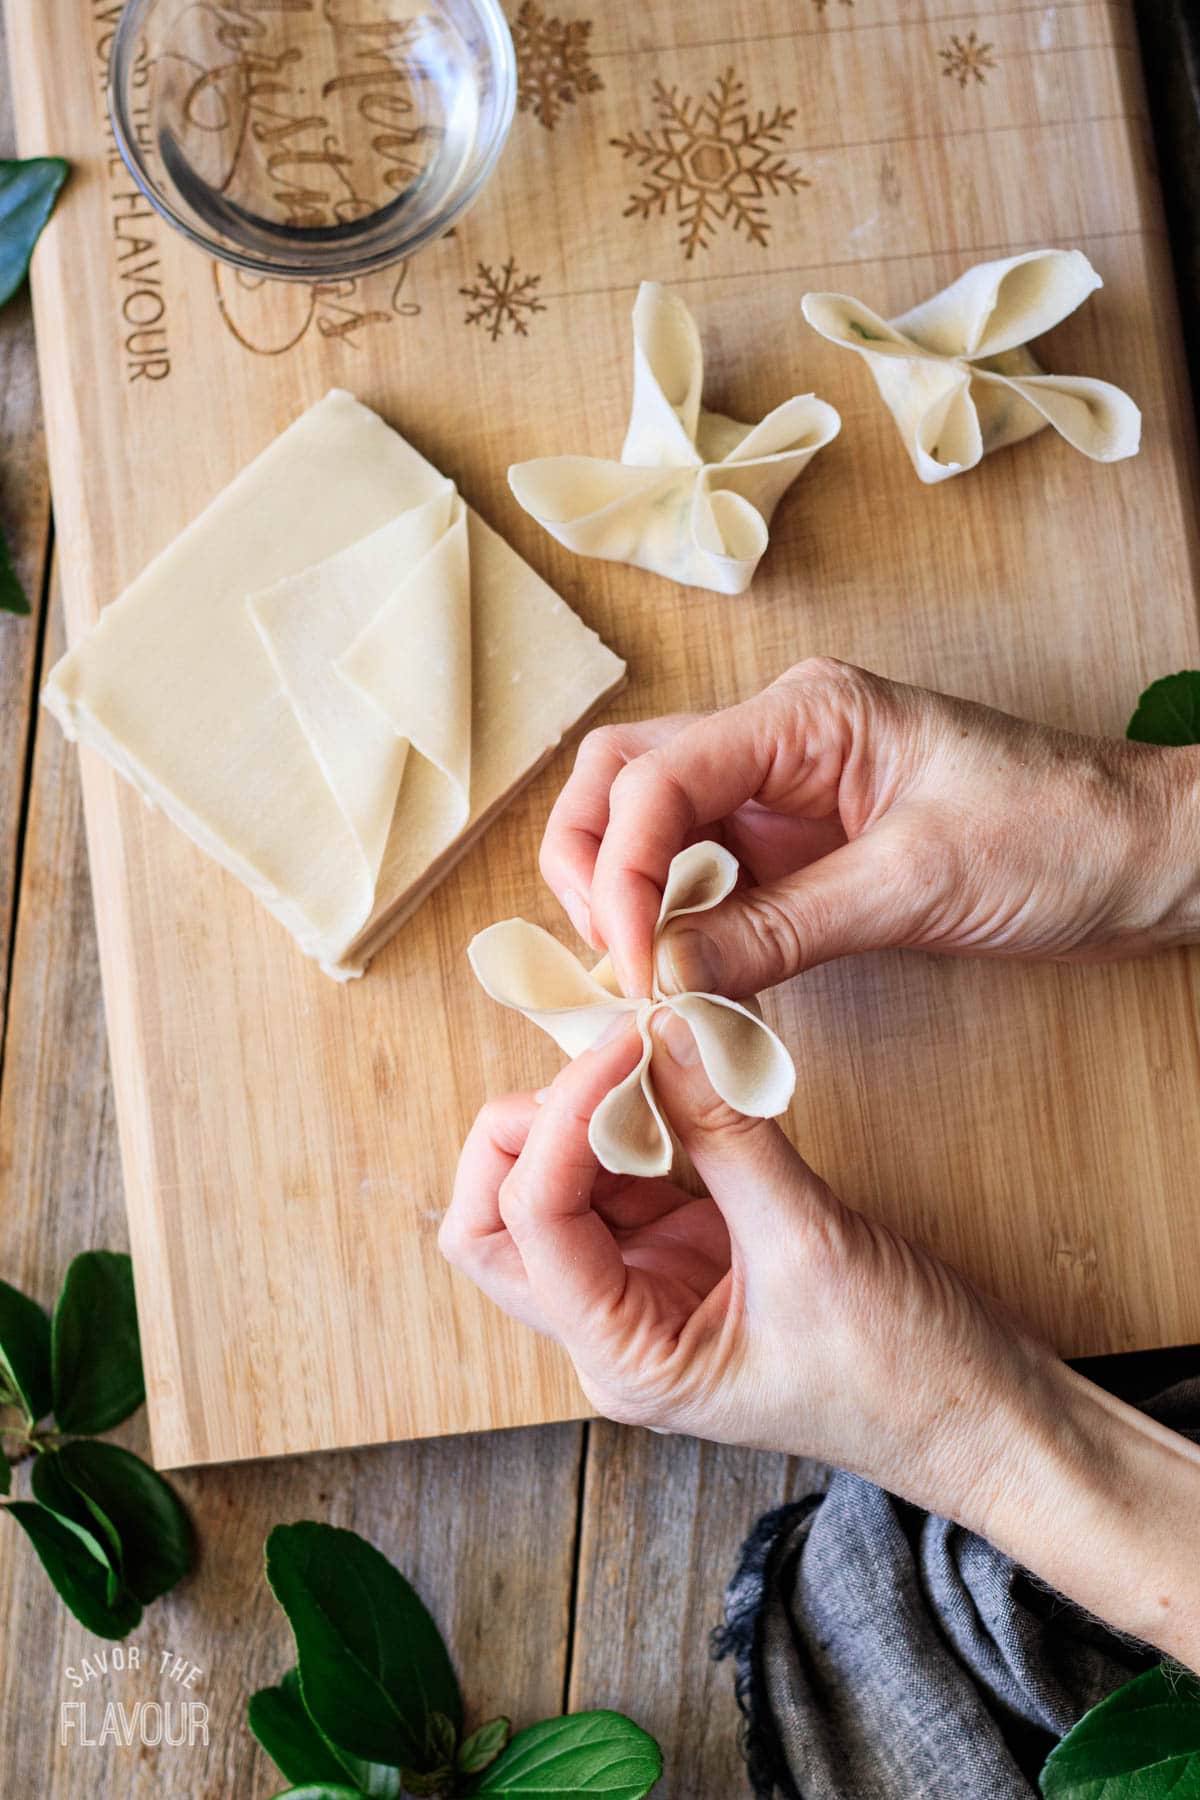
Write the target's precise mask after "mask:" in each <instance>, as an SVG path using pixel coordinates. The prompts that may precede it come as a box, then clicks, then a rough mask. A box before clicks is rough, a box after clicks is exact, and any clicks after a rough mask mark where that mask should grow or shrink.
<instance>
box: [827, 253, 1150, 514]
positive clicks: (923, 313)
mask: <svg viewBox="0 0 1200 1800" xmlns="http://www.w3.org/2000/svg"><path fill="white" fill-rule="evenodd" d="M1102 286H1103V283H1102V281H1101V280H1100V277H1099V275H1097V273H1096V271H1095V269H1093V267H1092V265H1091V263H1090V262H1089V261H1088V259H1087V257H1086V256H1084V255H1083V254H1082V252H1081V251H1079V250H1031V251H1029V252H1027V254H1025V255H1024V256H1010V257H1008V258H1007V259H1006V260H1004V261H1002V262H987V263H979V264H978V265H977V266H976V267H975V268H973V269H968V270H967V272H966V274H965V275H961V276H960V277H959V279H958V280H957V281H955V282H953V283H952V284H951V285H950V286H949V287H948V288H943V290H942V292H941V293H940V294H935V295H934V296H933V299H932V300H926V301H925V302H924V303H923V304H922V305H920V306H914V307H913V309H912V311H911V312H906V313H904V314H903V315H902V316H901V317H900V318H898V319H893V320H892V321H891V322H890V323H889V322H888V321H887V320H884V319H881V318H879V316H878V315H877V314H876V313H873V312H872V311H871V310H870V308H869V307H866V306H863V305H862V304H861V303H860V302H859V301H857V300H849V299H847V298H846V296H845V295H844V294H806V295H805V296H804V299H803V301H802V302H801V306H802V309H803V312H804V316H805V318H806V319H807V320H808V322H809V324H810V325H811V326H813V327H814V329H815V330H817V331H819V332H820V333H821V336H822V337H824V338H828V339H829V341H830V343H831V344H841V345H843V346H844V347H845V348H846V349H848V350H857V352H858V354H859V355H860V356H861V357H862V358H863V360H864V361H865V362H866V364H867V366H868V368H869V369H870V371H871V373H872V375H873V376H874V377H875V381H876V384H877V386H878V388H879V391H880V393H881V394H882V395H883V398H884V399H885V401H886V402H887V404H888V407H889V409H890V411H891V414H892V417H893V418H894V419H895V421H896V423H897V425H898V426H899V427H900V435H901V437H902V438H903V439H904V446H905V448H906V450H907V451H908V454H909V456H910V457H911V458H912V461H913V465H914V467H915V468H916V471H917V474H918V475H919V476H920V477H921V480H922V481H925V482H936V481H945V480H946V479H947V477H948V476H951V475H959V474H961V473H962V472H963V471H964V470H965V469H973V468H974V467H975V465H976V463H977V462H979V460H980V459H981V457H982V456H983V455H984V454H985V452H986V451H988V450H999V449H1002V448H1003V447H1004V445H1006V444H1016V443H1019V442H1020V440H1021V439H1022V438H1027V437H1032V435H1033V434H1034V432H1036V431H1041V430H1042V429H1043V427H1044V426H1046V425H1053V427H1054V429H1055V430H1056V431H1057V432H1058V433H1059V434H1060V435H1061V436H1062V437H1064V438H1066V440H1067V442H1068V443H1069V444H1073V445H1074V446H1075V448H1076V449H1077V450H1082V451H1083V453H1084V455H1085V456H1090V457H1092V458H1093V459H1094V460H1095V461H1096V462H1117V461H1118V460H1119V459H1120V458H1121V457H1124V456H1133V455H1134V454H1135V453H1136V451H1137V448H1138V444H1139V441H1140V439H1141V429H1142V415H1141V413H1140V412H1139V411H1138V409H1137V407H1136V406H1135V405H1134V403H1133V401H1132V400H1131V399H1130V398H1129V395H1128V394H1124V393H1122V392H1121V389H1120V388H1117V387H1113V386H1112V385H1111V383H1109V382H1107V381H1094V380H1091V379H1090V378H1089V377H1087V376H1083V375H1045V374H1043V373H1042V369H1041V365H1040V364H1039V363H1038V362H1037V360H1036V359H1035V358H1034V357H1033V356H1032V355H1031V354H1030V352H1029V350H1028V349H1027V347H1026V346H1027V344H1028V341H1029V340H1030V339H1031V338H1036V337H1040V336H1041V334H1042V333H1043V332H1045V331H1049V330H1050V329H1051V327H1052V326H1054V325H1057V324H1059V323H1060V322H1061V321H1062V320H1063V319H1065V318H1066V317H1067V315H1068V313H1073V312H1074V311H1075V308H1076V307H1077V306H1079V305H1081V304H1082V302H1083V301H1084V300H1086V299H1087V297H1088V295H1089V294H1090V293H1092V292H1094V290H1095V289H1096V288H1098V287H1102Z"/></svg>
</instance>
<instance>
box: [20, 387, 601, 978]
mask: <svg viewBox="0 0 1200 1800" xmlns="http://www.w3.org/2000/svg"><path fill="white" fill-rule="evenodd" d="M623 677H624V665H623V664H622V663H621V661H620V659H619V658H618V657H616V656H614V655H613V654H612V652H611V651H610V650H608V649H607V648H606V647H605V646H604V645H603V644H601V642H600V640H599V639H598V638H597V637H596V635H595V633H594V632H592V631H589V630H588V629H587V628H586V626H584V625H583V623H582V622H581V621H580V620H579V619H578V618H576V616H575V614H574V613H572V612H571V611H570V610H569V608H568V607H567V606H566V605H565V604H564V603H563V601H562V600H560V599H559V598H558V596H557V595H556V594H554V593H553V592H552V590H551V589H550V588H548V587H547V586H546V584H545V583H544V582H543V581H541V580H540V579H539V578H538V576H536V575H535V574H534V572H533V570H532V569H530V568H529V567H528V565H527V564H525V563H524V562H522V561H521V559H520V557H519V556H518V555H517V554H516V552H515V551H514V550H513V549H512V548H511V546H510V545H508V544H506V543H505V542H504V541H503V539H501V538H499V537H497V536H496V534H495V533H494V532H492V531H490V530H489V529H488V527H487V526H486V525H485V524H484V523H483V521H482V520H481V519H479V518H477V517H476V516H475V515H474V514H473V513H472V512H471V511H470V509H469V508H468V507H467V506H465V505H464V504H463V502H462V500H461V499H460V498H459V496H458V494H457V493H456V491H455V488H454V485H453V483H452V482H450V481H448V480H447V479H446V477H445V476H444V475H442V474H440V473H439V471H438V470H436V469H435V468H433V467H432V466H431V464H429V463H428V462H426V461H425V459H424V457H422V456H420V455H419V454H418V452H417V451H416V450H414V449H413V447H412V445H411V444H408V443H406V442H405V440H404V439H403V438H402V437H401V436H400V435H399V433H398V432H395V431H393V430H391V428H390V427H389V426H387V425H386V424H385V423H384V421H383V420H382V419H380V418H379V417H377V415H376V414H375V413H373V412H371V411H369V409H368V408H367V407H365V406H362V405H360V404H359V402H358V401H357V400H355V399H354V398H353V397H352V396H351V395H350V394H347V393H345V392H343V391H341V390H339V389H334V390H333V391H332V392H331V393H329V394H327V395H326V397H325V398H324V399H323V400H321V401H319V402H318V403H317V404H316V405H315V406H311V407H310V408H309V409H308V411H307V412H305V413H303V414H302V415H301V416H300V418H298V419H297V420H296V421H295V422H294V423H293V424H292V425H291V426H290V427H289V428H288V429H287V430H286V431H285V432H283V434H282V435H281V436H280V437H278V438H276V439H275V441H274V443H272V444H270V445H268V447H267V448H266V449H265V450H264V451H263V452H262V454H261V455H260V456H259V457H257V458H256V459H255V461H254V462H252V463H251V464H249V466H248V467H247V468H245V469H243V470H242V472H241V474H240V475H238V476H237V477H236V479H235V480H234V481H233V482H232V483H231V484H230V485H229V486H228V487H227V488H226V489H225V490H224V491H223V492H222V493H221V494H219V495H218V496H217V497H216V499H215V500H213V501H212V502H211V504H210V505H209V506H208V507H207V508H206V509H205V510H204V512H202V513H201V514H200V515H199V517H198V518H197V519H195V520H194V521H193V522H192V524H191V525H189V526H188V527H187V529H186V530H185V531H183V532H182V533H181V534H180V535H179V536H178V537H177V538H176V539H175V541H174V542H173V543H172V544H170V545H168V547H167V548H166V549H165V550H164V551H162V552H161V554H160V555H159V556H158V557H156V558H155V560H154V561H153V562H152V563H151V564H150V565H149V567H148V568H147V569H145V570H144V571H143V573H142V574H141V575H140V576H138V578H137V580H136V581H134V582H133V584H132V585H131V586H130V587H129V588H128V589H127V590H126V591H125V593H124V594H123V595H122V596H121V597H120V598H119V599H118V600H116V601H114V602H113V604H112V605H111V606H107V607H105V608H104V610H103V612H102V613H101V615H100V618H99V621H98V622H97V624H96V625H95V626H94V627H93V628H92V630H91V631H89V632H87V633H86V634H85V635H84V636H83V637H82V638H81V639H80V640H79V642H78V643H77V644H75V645H74V646H73V647H72V648H71V649H70V650H69V651H68V652H67V654H66V655H65V656H64V657H63V658H62V659H61V661H60V662H59V663H58V664H57V665H56V667H55V668H54V669H53V670H52V671H51V674H50V677H49V680H48V682H47V684H46V689H45V693H44V695H43V698H44V700H45V703H46V705H47V706H48V707H49V708H50V710H51V711H52V712H53V713H54V714H55V716H56V717H57V718H58V719H59V720H60V722H61V723H62V725H63V727H64V729H65V730H66V732H67V734H68V736H70V737H73V738H79V739H81V740H82V741H83V742H84V743H87V744H90V745H91V746H92V747H93V748H95V749H96V750H98V751H99V752H100V754H101V755H102V756H105V757H106V758H107V759H108V761H109V762H110V763H112V764H113V765H114V766H115V767H116V768H117V769H118V770H119V771H120V773H121V774H122V775H124V776H125V777H126V778H127V779H128V780H129V781H131V782H132V783H133V784H134V785H135V786H136V787H137V788H138V789H139V791H140V792H141V793H142V795H143V796H144V797H145V798H146V799H147V800H149V801H150V802H151V803H152V804H154V805H156V806H158V807H161V808H162V810H163V811H164V812H165V813H166V814H167V816H168V817H169V818H171V819H172V820H173V821H174V822H175V824H177V825H178V826H180V828H181V829H182V830H183V831H185V832H186V833H187V835H188V836H189V837H190V838H191V839H192V840H193V841H194V842H195V843H197V844H198V845H199V846H200V848H201V849H202V850H204V851H206V852H207V853H208V854H209V855H210V856H212V857H214V858H215V859H216V860H217V861H218V862H220V863H222V864H223V865H224V867H225V868H227V869H229V870H231V871H232V872H233V874H235V875H236V876H237V877H238V878H239V879H240V880H241V881H243V882H244V883H245V884H246V886H247V887H249V888H250V889H251V891H252V892H253V893H254V894H255V895H256V896H257V897H258V899H259V900H260V901H261V902H262V903H263V905H264V906H266V907H267V908H268V909H269V910H270V911H271V912H272V913H273V914H274V915H275V917H276V918H277V919H279V920H280V921H281V923H282V924H283V925H285V926H286V927H287V929H288V930H289V931H290V932H292V933H293V935H294V936H295V938H296V939H297V941H298V942H299V945H300V947H301V949H302V950H303V951H304V952H305V953H306V954H307V955H309V956H312V957H315V958H317V959H318V960H319V961H320V963H321V966H322V967H323V968H324V969H325V970H326V971H327V972H328V973H329V974H331V975H333V976H335V977H337V978H338V979H344V978H345V977H347V976H348V975H351V974H357V973H360V972H361V970H362V968H363V966H364V964H365V963H366V961H367V960H369V958H370V956H371V955H373V954H374V951H375V950H376V949H378V948H379V946H380V944H381V943H383V942H384V941H385V939H386V937H387V936H389V935H390V934H391V932H392V931H393V930H394V929H395V927H396V926H397V925H398V924H399V923H400V922H401V920H402V919H403V918H405V917H407V915H408V913H409V912H411V911H412V909H413V908H414V907H415V906H416V905H417V904H418V903H419V902H420V900H421V899H423V898H424V896H425V894H426V893H427V892H428V891H429V888H430V887H431V886H432V885H433V884H434V882H435V881H436V880H438V879H440V878H441V876H442V875H444V874H445V873H446V872H447V871H448V870H449V868H450V867H451V866H452V864H453V862H454V861H455V860H456V859H457V857H458V856H460V855H461V854H462V853H463V851H464V850H466V849H467V848H468V847H469V845H470V844H471V843H472V842H473V841H474V837H475V836H476V835H477V834H478V833H479V832H480V831H482V830H483V829H484V828H485V827H486V825H487V824H488V823H489V822H490V821H491V819H492V817H493V816H494V815H495V814H496V813H497V812H498V811H499V809H500V807H501V806H502V805H503V804H504V802H505V801H506V800H507V799H508V798H509V797H510V796H511V795H512V794H513V793H514V792H515V791H516V789H517V787H518V786H520V785H521V783H522V782H524V781H525V780H527V779H528V778H529V776H530V775H531V774H532V773H533V772H534V771H535V769H536V768H538V767H539V766H540V764H541V763H542V761H544V759H545V757H546V755H547V754H548V753H549V751H550V750H551V749H553V748H554V747H555V746H556V745H557V744H558V743H559V742H560V741H561V739H562V737H563V735H564V733H565V732H566V731H568V730H569V729H571V728H572V727H573V726H575V725H576V724H577V723H578V722H579V721H580V719H581V718H583V717H586V716H587V715H588V714H589V713H590V712H591V711H593V710H594V709H595V707H596V705H597V704H598V702H599V701H600V700H601V699H602V698H604V697H605V696H606V695H607V694H609V693H611V692H612V691H613V690H614V689H615V688H616V687H619V686H620V685H621V682H622V680H623Z"/></svg>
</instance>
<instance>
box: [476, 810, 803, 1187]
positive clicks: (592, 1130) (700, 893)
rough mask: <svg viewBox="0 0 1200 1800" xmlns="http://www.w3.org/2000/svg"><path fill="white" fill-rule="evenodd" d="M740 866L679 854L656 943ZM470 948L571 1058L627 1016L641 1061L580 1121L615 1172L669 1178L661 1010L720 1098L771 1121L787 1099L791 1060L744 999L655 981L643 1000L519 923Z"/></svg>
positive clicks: (714, 897) (505, 1001) (605, 965)
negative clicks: (655, 1060)
mask: <svg viewBox="0 0 1200 1800" xmlns="http://www.w3.org/2000/svg"><path fill="white" fill-rule="evenodd" d="M737 874H738V865H737V860H736V858H735V857H733V856H731V855H730V854H729V852H728V850H725V849H723V848H722V847H721V845H720V844H712V843H704V844H693V845H692V846H691V847H690V848H689V849H687V850H681V851H680V852H679V855H678V856H676V857H675V858H674V860H673V861H672V863H671V867H670V869H669V871H668V873H667V884H666V887H665V889H664V890H663V897H662V905H661V907H660V908H659V914H658V925H657V927H656V928H655V942H656V943H657V941H658V937H659V934H660V933H661V932H662V931H663V930H664V929H665V927H666V926H667V925H669V924H670V922H671V920H672V919H678V918H681V917H682V916H683V914H685V913H696V912H707V911H708V910H709V908H710V907H713V906H717V905H719V904H720V902H721V901H722V900H724V898H725V896H726V895H727V894H729V893H731V892H732V891H733V888H734V885H735V883H736V881H737ZM467 954H468V955H469V957H470V959H471V966H472V968H473V969H474V971H475V973H476V975H477V976H478V977H479V980H480V982H481V983H482V985H483V987H484V988H485V989H486V991H487V992H488V993H489V994H490V995H491V997H492V999H493V1000H498V1001H499V1002H500V1004H501V1005H502V1006H511V1007H512V1008H513V1009H514V1011H516V1012H520V1013H524V1015H525V1017H526V1018H527V1019H530V1020H532V1022H533V1023H534V1024H535V1025H540V1026H541V1028H542V1030H543V1031H547V1032H549V1034H550V1036H551V1037H552V1038H553V1039H554V1041H555V1043H556V1044H557V1045H558V1046H559V1048H560V1049H562V1050H565V1051H566V1053H567V1055H568V1056H572V1057H574V1056H578V1055H580V1053H581V1052H582V1051H584V1050H589V1049H590V1048H591V1047H592V1045H593V1044H594V1043H595V1042H596V1040H597V1039H598V1038H599V1037H601V1036H602V1035H603V1033H604V1032H605V1031H606V1030H607V1029H608V1027H609V1025H610V1024H611V1023H612V1021H613V1019H614V1018H616V1017H619V1016H620V1014H622V1013H631V1014H633V1016H634V1017H635V1019H636V1021H637V1028H638V1031H639V1032H640V1033H641V1039H642V1054H641V1057H640V1058H639V1060H638V1063H637V1066H636V1068H634V1069H633V1070H632V1072H631V1073H630V1074H629V1075H627V1076H626V1077H625V1079H624V1081H622V1082H620V1083H619V1085H618V1086H617V1087H615V1088H613V1090H612V1092H611V1093H610V1094H607V1095H606V1096H605V1098H604V1099H603V1100H602V1101H601V1102H600V1105H599V1106H598V1107H597V1108H596V1110H595V1112H594V1113H593V1114H592V1119H591V1124H590V1126H589V1128H588V1141H589V1142H590V1144H591V1146H592V1149H593V1150H594V1151H595V1153H596V1156H597V1157H598V1159H599V1161H600V1163H601V1164H602V1166H603V1167H604V1168H606V1169H609V1170H611V1171H612V1172H613V1173H614V1174H617V1175H666V1174H668V1173H669V1171H670V1168H671V1156H672V1145H671V1134H670V1132H669V1130H668V1129H667V1125H666V1123H665V1121H664V1119H663V1116H662V1114H661V1112H660V1111H659V1108H658V1102H657V1101H656V1099H655V1097H654V1088H653V1085H652V1083H651V1080H650V1059H651V1052H652V1049H653V1042H652V1039H651V1036H650V1020H651V1018H652V1017H653V1015H654V1013H655V1012H657V1011H658V1009H659V1008H660V1007H669V1008H670V1010H671V1011H672V1012H674V1013H677V1014H678V1015H679V1017H680V1018H681V1019H684V1020H686V1022H687V1024H688V1025H689V1026H690V1027H691V1029H692V1034H693V1036H694V1037H695V1039H696V1046H697V1048H698V1050H699V1052H700V1060H701V1062H702V1063H703V1065H704V1070H705V1073H706V1074H707V1076H708V1079H709V1081H710V1082H711V1083H712V1085H713V1087H714V1088H715V1090H716V1092H717V1093H718V1094H719V1095H720V1097H721V1099H722V1100H724V1101H725V1103H726V1105H728V1106H732V1107H733V1108H734V1109H735V1110H736V1111H737V1112H741V1113H747V1114H749V1115H750V1116H751V1117H754V1118H761V1119H772V1118H774V1117H775V1115H776V1114H777V1113H781V1112H783V1111H784V1110H785V1108H786V1107H787V1105H788V1103H789V1101H790V1100H791V1097H792V1093H793V1091H794V1089H795V1086H796V1071H795V1067H794V1065H793V1063H792V1059H791V1057H790V1056H789V1054H788V1052H787V1050H786V1049H785V1048H784V1046H783V1044H781V1043H780V1041H779V1039H778V1038H777V1037H776V1036H775V1033H774V1032H773V1031H772V1030H771V1029H770V1027H769V1026H768V1025H766V1024H764V1022H763V1020H762V1019H761V1018H760V1017H759V1015H758V1012H757V1010H756V1009H754V1008H753V1006H752V1005H751V1006H743V1005H739V1004H738V1002H737V1001H736V1000H726V999H725V998H724V996H723V995H721V994H670V995H665V994H663V993H662V992H661V991H660V990H659V988H658V986H657V983H656V985H655V987H654V991H653V994H652V995H651V997H650V998H649V999H647V1000H636V999H635V1000H630V999H626V998H625V996H624V995H623V994H621V993H620V991H619V990H618V988H617V986H616V982H615V980H614V978H613V974H612V970H611V967H610V965H609V961H608V958H607V957H605V958H604V959H603V960H602V961H601V962H599V963H597V965H596V967H595V968H594V969H592V970H591V971H590V972H589V971H588V970H586V969H584V968H583V966H582V964H580V963H579V962H578V961H577V960H576V958H575V957H574V956H573V955H572V954H571V952H570V951H569V950H568V949H567V948H566V946H565V945H563V944H560V943H559V942H558V940H557V938H552V937H551V936H550V933H549V932H548V931H543V930H542V928H541V926H540V925H530V924H528V923H527V921H526V920H524V919H505V920H503V921H502V922H501V923H500V924H498V925H490V926H489V927H488V928H487V930H486V931H481V932H480V933H479V934H478V936H476V937H475V938H473V939H472V941H471V944H470V946H469V948H468V951H467Z"/></svg>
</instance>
